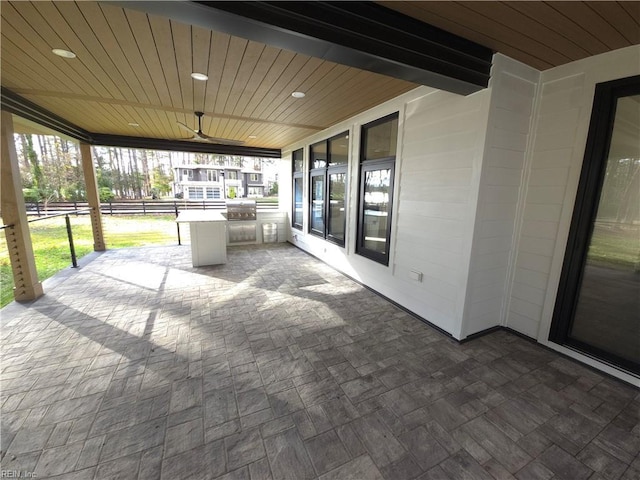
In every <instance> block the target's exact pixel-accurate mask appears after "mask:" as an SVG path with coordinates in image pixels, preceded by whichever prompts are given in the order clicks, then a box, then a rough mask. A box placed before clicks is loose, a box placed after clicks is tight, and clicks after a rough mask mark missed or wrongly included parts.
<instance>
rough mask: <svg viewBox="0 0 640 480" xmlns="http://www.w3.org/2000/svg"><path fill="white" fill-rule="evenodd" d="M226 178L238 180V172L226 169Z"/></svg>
mask: <svg viewBox="0 0 640 480" xmlns="http://www.w3.org/2000/svg"><path fill="white" fill-rule="evenodd" d="M227 180H238V172H237V171H236V170H229V171H227Z"/></svg>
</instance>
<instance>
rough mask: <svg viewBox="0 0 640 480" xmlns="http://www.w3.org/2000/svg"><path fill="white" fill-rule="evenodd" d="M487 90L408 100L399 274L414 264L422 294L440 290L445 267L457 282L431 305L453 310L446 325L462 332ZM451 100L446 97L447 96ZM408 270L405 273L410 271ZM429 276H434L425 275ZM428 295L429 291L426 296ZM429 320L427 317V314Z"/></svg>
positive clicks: (456, 332)
mask: <svg viewBox="0 0 640 480" xmlns="http://www.w3.org/2000/svg"><path fill="white" fill-rule="evenodd" d="M488 95H489V92H487V91H484V92H479V93H478V94H474V95H471V96H468V97H460V96H456V95H451V94H448V93H444V92H440V93H436V94H432V95H428V96H427V97H424V98H422V99H419V100H417V101H415V102H412V103H411V104H409V105H407V110H406V111H407V116H406V119H405V128H404V131H403V139H404V143H403V158H402V170H401V185H400V191H399V202H398V207H399V208H398V214H397V216H396V221H397V224H396V225H397V235H396V236H395V239H396V240H395V249H394V252H395V256H394V263H395V266H396V268H395V272H394V277H398V278H402V277H403V275H405V272H407V271H408V270H410V269H415V268H414V267H413V266H414V265H416V264H423V265H426V266H428V267H429V270H424V271H422V270H420V271H421V272H422V273H423V275H424V281H423V282H422V283H419V284H417V285H415V289H416V291H418V290H417V289H418V288H419V289H420V290H419V292H420V293H419V294H417V295H420V296H425V295H436V294H437V291H438V290H439V289H440V288H441V287H439V286H437V281H438V275H433V273H434V272H433V271H432V269H433V266H437V267H439V269H440V270H444V269H448V270H449V275H448V277H447V278H448V279H449V280H450V281H451V283H452V284H453V285H455V289H456V290H455V298H453V299H452V298H451V295H450V293H451V292H449V293H448V294H447V295H446V298H447V300H448V301H453V302H454V304H455V305H456V307H455V308H454V309H453V310H452V309H451V308H450V306H451V305H450V304H446V305H445V304H439V305H438V306H435V305H434V308H436V309H437V310H438V311H439V312H440V313H441V314H443V315H449V317H448V318H447V319H446V321H447V323H448V324H449V325H450V327H449V328H447V330H448V331H450V332H451V333H452V334H453V335H454V336H459V328H460V324H461V321H462V318H461V317H462V311H463V308H461V307H458V305H463V304H464V298H465V291H466V284H467V281H468V270H467V268H468V267H467V264H465V259H468V257H469V254H470V252H469V249H470V245H471V238H469V236H468V235H469V233H468V232H469V220H470V219H471V218H473V211H474V206H475V205H474V202H475V198H476V194H475V190H476V188H477V186H475V185H474V182H475V181H476V180H474V179H475V178H476V177H477V175H478V174H477V172H478V165H479V163H480V161H481V157H482V150H483V148H484V144H483V141H484V132H485V131H486V117H487V112H486V110H483V108H484V105H485V104H486V103H487V102H486V98H487V97H488ZM445 100H446V102H445ZM407 277H408V274H407ZM427 278H428V280H429V281H427ZM423 298H424V297H423ZM427 319H428V320H429V318H428V317H427Z"/></svg>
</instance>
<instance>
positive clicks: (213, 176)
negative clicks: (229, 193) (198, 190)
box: [207, 170, 218, 182]
mask: <svg viewBox="0 0 640 480" xmlns="http://www.w3.org/2000/svg"><path fill="white" fill-rule="evenodd" d="M207 181H208V182H217V181H218V171H217V170H207Z"/></svg>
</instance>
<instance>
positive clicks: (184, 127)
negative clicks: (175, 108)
mask: <svg viewBox="0 0 640 480" xmlns="http://www.w3.org/2000/svg"><path fill="white" fill-rule="evenodd" d="M176 123H177V124H178V126H179V127H180V128H182V129H183V130H187V131H188V132H191V133H195V134H196V135H197V134H198V131H197V130H194V129H193V128H190V127H187V126H186V125H185V124H184V123H182V122H176Z"/></svg>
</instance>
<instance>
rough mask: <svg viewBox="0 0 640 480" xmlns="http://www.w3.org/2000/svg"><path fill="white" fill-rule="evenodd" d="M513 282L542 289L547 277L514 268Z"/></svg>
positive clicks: (543, 274) (532, 271)
mask: <svg viewBox="0 0 640 480" xmlns="http://www.w3.org/2000/svg"><path fill="white" fill-rule="evenodd" d="M514 281H515V282H519V283H522V284H525V285H529V286H531V287H535V288H540V289H543V288H545V287H546V285H547V282H548V281H549V275H548V274H546V273H544V272H538V271H535V270H531V269H529V268H525V267H518V268H516V274H515V277H514Z"/></svg>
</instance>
